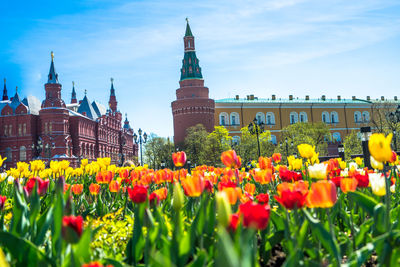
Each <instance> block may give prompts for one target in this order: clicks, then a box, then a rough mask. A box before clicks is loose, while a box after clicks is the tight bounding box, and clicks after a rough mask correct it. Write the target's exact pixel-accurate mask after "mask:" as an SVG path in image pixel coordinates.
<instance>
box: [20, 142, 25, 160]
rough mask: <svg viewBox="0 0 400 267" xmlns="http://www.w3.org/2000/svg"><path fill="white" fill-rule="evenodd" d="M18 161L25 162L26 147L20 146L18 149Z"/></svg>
mask: <svg viewBox="0 0 400 267" xmlns="http://www.w3.org/2000/svg"><path fill="white" fill-rule="evenodd" d="M19 160H20V161H25V160H26V147H24V146H21V147H20V148H19Z"/></svg>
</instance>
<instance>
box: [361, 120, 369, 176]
mask: <svg viewBox="0 0 400 267" xmlns="http://www.w3.org/2000/svg"><path fill="white" fill-rule="evenodd" d="M360 132H361V144H362V149H363V155H364V166H365V167H368V168H370V169H371V159H370V157H371V156H370V154H369V149H368V140H369V137H370V136H371V127H369V126H366V127H361V128H360Z"/></svg>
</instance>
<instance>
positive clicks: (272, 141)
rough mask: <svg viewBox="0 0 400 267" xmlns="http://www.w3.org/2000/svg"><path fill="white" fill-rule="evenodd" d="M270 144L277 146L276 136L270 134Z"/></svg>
mask: <svg viewBox="0 0 400 267" xmlns="http://www.w3.org/2000/svg"><path fill="white" fill-rule="evenodd" d="M271 143H273V144H274V145H276V144H277V142H276V136H275V135H273V134H271Z"/></svg>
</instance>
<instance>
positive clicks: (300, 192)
mask: <svg viewBox="0 0 400 267" xmlns="http://www.w3.org/2000/svg"><path fill="white" fill-rule="evenodd" d="M277 191H278V196H274V198H275V200H276V201H278V202H279V203H280V204H281V205H282V206H284V207H285V208H286V209H289V210H292V209H301V208H302V207H303V206H304V204H305V203H306V199H307V195H308V193H309V191H308V182H304V181H297V182H295V183H287V182H283V183H281V184H279V185H278V186H277Z"/></svg>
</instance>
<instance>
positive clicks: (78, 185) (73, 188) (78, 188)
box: [71, 184, 83, 195]
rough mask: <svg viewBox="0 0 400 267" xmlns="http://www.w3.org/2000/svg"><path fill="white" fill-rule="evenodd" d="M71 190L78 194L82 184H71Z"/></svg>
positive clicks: (81, 190)
mask: <svg viewBox="0 0 400 267" xmlns="http://www.w3.org/2000/svg"><path fill="white" fill-rule="evenodd" d="M71 191H72V192H73V193H74V194H75V195H80V194H82V192H83V184H73V185H72V186H71Z"/></svg>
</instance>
